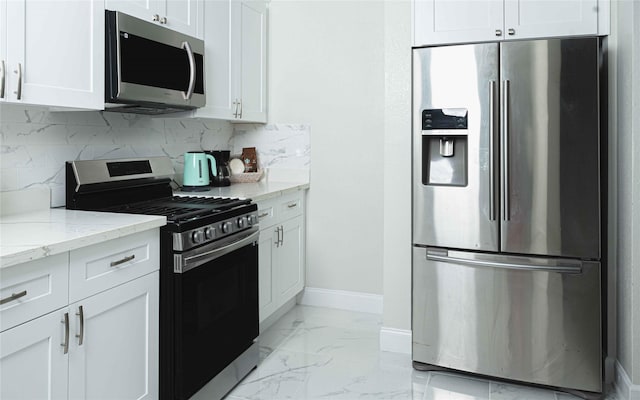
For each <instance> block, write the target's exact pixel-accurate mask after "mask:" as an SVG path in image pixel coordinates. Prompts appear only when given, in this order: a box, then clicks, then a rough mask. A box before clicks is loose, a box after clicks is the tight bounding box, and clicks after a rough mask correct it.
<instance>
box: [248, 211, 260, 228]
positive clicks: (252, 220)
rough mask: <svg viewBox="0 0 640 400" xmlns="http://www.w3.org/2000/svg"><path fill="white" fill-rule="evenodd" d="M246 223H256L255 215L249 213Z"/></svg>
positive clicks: (250, 224)
mask: <svg viewBox="0 0 640 400" xmlns="http://www.w3.org/2000/svg"><path fill="white" fill-rule="evenodd" d="M247 223H248V224H249V226H252V225H255V224H257V223H258V217H256V216H255V215H254V214H251V215H249V216H248V217H247Z"/></svg>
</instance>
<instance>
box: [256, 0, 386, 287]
mask: <svg viewBox="0 0 640 400" xmlns="http://www.w3.org/2000/svg"><path fill="white" fill-rule="evenodd" d="M269 7H270V8H269V53H268V54H269V64H268V68H269V120H270V121H277V122H279V123H302V124H309V125H310V126H311V149H312V150H311V152H312V156H311V160H312V161H311V189H310V191H309V196H308V200H309V202H308V219H307V222H308V225H307V282H306V283H307V286H309V287H316V288H324V289H335V290H347V291H355V292H365V293H373V294H381V293H382V256H383V216H382V215H383V184H384V182H383V178H384V170H383V158H384V152H383V140H384V139H383V134H384V76H385V75H384V26H383V21H384V14H383V12H384V3H383V2H382V1H348V0H346V1H345V0H343V1H325V0H317V1H301V0H295V1H285V0H273V1H271V3H270V6H269Z"/></svg>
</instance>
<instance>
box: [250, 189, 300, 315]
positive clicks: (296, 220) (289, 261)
mask: <svg viewBox="0 0 640 400" xmlns="http://www.w3.org/2000/svg"><path fill="white" fill-rule="evenodd" d="M258 216H259V217H261V219H260V224H261V225H262V224H263V223H264V222H266V221H268V222H267V223H268V225H266V226H261V229H260V243H259V256H258V282H259V284H258V290H259V304H260V322H263V321H264V320H266V319H267V318H268V317H269V316H271V315H272V314H273V313H274V312H276V311H277V310H278V309H279V308H280V307H281V306H282V305H284V304H285V303H286V302H288V301H289V300H291V299H292V298H293V297H295V296H296V295H297V294H298V293H300V292H301V291H302V289H303V288H304V270H305V239H304V238H305V235H304V232H305V230H304V229H305V228H304V203H303V198H302V194H300V193H296V194H294V195H293V196H283V197H279V198H276V199H272V200H268V201H264V202H258Z"/></svg>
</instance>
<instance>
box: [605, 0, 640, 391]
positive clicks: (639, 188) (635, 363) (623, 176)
mask: <svg viewBox="0 0 640 400" xmlns="http://www.w3.org/2000/svg"><path fill="white" fill-rule="evenodd" d="M612 6H613V8H614V9H613V13H612V15H613V20H612V24H611V40H610V55H611V57H615V62H614V63H612V65H614V66H615V67H614V68H615V70H614V71H612V73H613V74H615V76H616V78H617V82H616V85H615V86H614V87H612V88H611V89H610V94H611V96H613V98H612V101H611V104H615V105H616V108H615V109H613V110H612V113H611V116H612V118H614V119H615V121H616V124H617V132H615V135H616V137H617V146H616V149H615V150H616V152H617V171H616V175H617V182H616V185H617V201H616V208H617V215H615V216H612V218H615V219H616V222H617V230H616V237H617V247H616V248H613V249H611V251H615V253H616V254H615V258H616V259H617V275H618V279H617V283H618V285H617V289H618V290H617V292H618V293H617V303H618V336H617V339H618V352H617V354H618V361H619V362H620V365H621V366H622V367H623V368H624V370H625V372H626V373H627V374H628V376H629V378H630V379H631V381H632V382H633V383H634V384H636V385H638V384H640V335H639V332H640V307H638V299H639V298H640V246H639V245H638V244H639V243H640V207H638V204H639V203H640V41H639V40H638V38H639V37H640V25H638V21H640V3H638V2H635V1H629V0H621V1H615V2H612Z"/></svg>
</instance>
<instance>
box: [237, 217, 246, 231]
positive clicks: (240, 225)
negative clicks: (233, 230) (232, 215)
mask: <svg viewBox="0 0 640 400" xmlns="http://www.w3.org/2000/svg"><path fill="white" fill-rule="evenodd" d="M246 223H247V220H246V219H245V217H240V218H238V220H237V221H236V225H237V226H238V228H240V229H242V228H244V227H245V225H246Z"/></svg>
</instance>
